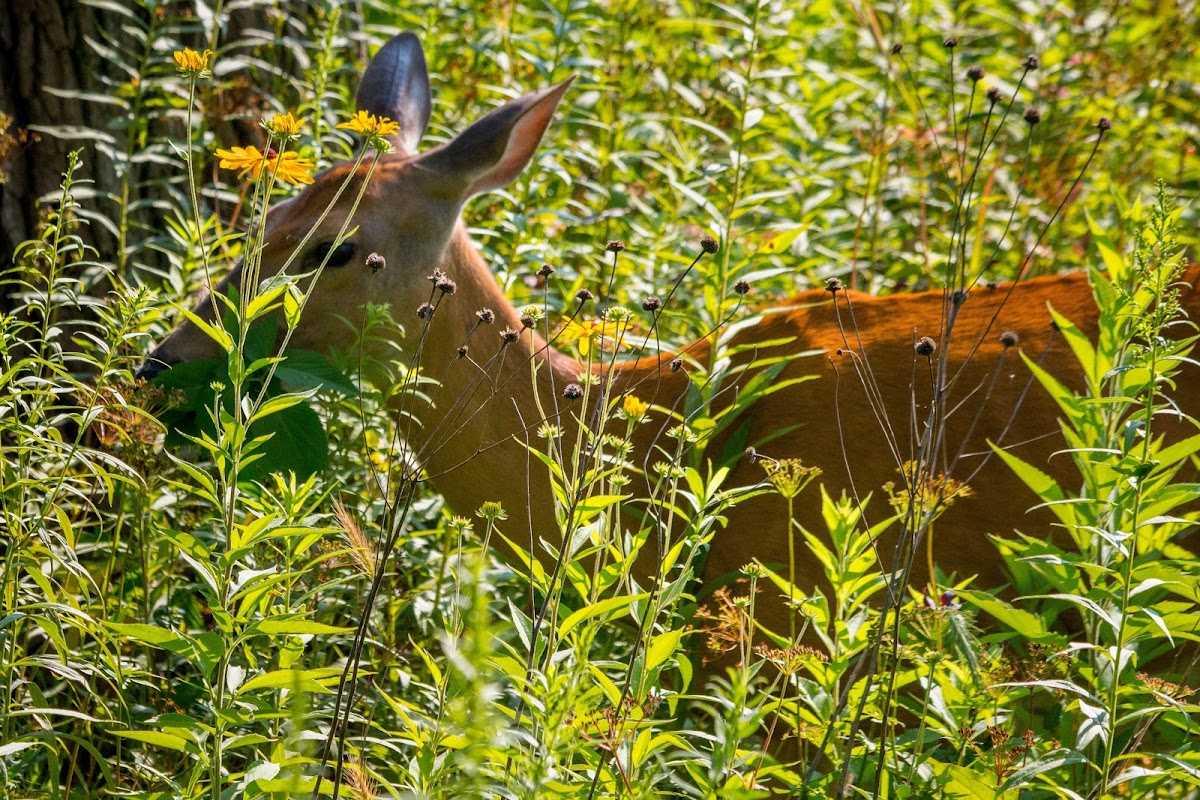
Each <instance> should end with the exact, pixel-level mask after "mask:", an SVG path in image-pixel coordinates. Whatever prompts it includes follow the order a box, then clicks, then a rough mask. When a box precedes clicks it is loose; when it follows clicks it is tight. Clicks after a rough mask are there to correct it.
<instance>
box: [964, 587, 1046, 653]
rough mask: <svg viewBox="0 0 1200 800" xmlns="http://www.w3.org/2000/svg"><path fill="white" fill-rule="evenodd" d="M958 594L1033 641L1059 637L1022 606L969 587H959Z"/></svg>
mask: <svg viewBox="0 0 1200 800" xmlns="http://www.w3.org/2000/svg"><path fill="white" fill-rule="evenodd" d="M958 594H959V596H960V597H962V598H963V599H964V600H967V601H969V602H970V603H971V604H972V605H974V606H975V607H976V608H978V609H979V610H980V611H983V612H985V613H987V614H989V615H991V616H992V617H994V618H995V619H996V621H997V622H1000V623H1001V624H1003V625H1005V626H1007V627H1008V628H1010V629H1011V630H1013V631H1016V632H1017V633H1019V634H1021V636H1024V637H1025V638H1026V639H1029V640H1031V641H1034V642H1045V641H1049V640H1055V639H1059V638H1061V637H1060V636H1058V635H1057V634H1055V633H1052V632H1051V631H1049V630H1047V629H1046V626H1045V624H1044V623H1043V622H1042V620H1041V619H1040V618H1038V617H1037V616H1035V615H1034V614H1030V613H1029V612H1028V611H1026V610H1024V609H1022V608H1014V607H1013V606H1011V605H1009V604H1008V603H1006V602H1004V601H1003V600H999V599H997V598H995V597H992V596H991V595H990V594H988V593H986V592H977V591H973V590H971V589H959V590H958Z"/></svg>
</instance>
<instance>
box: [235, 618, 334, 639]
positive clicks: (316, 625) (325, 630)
mask: <svg viewBox="0 0 1200 800" xmlns="http://www.w3.org/2000/svg"><path fill="white" fill-rule="evenodd" d="M352 630H354V629H353V628H341V627H338V626H336V625H326V624H325V623H323V622H313V621H312V620H307V619H264V620H263V621H262V622H259V623H257V624H256V625H253V626H252V627H251V628H250V629H249V630H248V631H247V634H249V633H251V632H253V633H264V634H268V635H272V636H273V635H276V634H286V635H289V636H305V635H309V634H311V635H314V636H319V635H325V634H331V633H349V632H350V631H352Z"/></svg>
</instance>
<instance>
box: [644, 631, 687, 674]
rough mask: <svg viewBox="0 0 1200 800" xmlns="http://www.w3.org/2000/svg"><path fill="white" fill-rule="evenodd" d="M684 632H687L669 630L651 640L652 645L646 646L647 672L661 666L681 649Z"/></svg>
mask: <svg viewBox="0 0 1200 800" xmlns="http://www.w3.org/2000/svg"><path fill="white" fill-rule="evenodd" d="M684 633H686V631H684V630H674V631H667V632H666V633H660V634H658V635H657V636H655V637H654V638H653V639H651V640H650V646H649V647H647V648H646V672H647V673H649V672H651V671H652V670H654V669H656V668H658V667H659V666H661V665H662V664H663V662H665V661H666V660H667V659H668V658H670V657H671V655H672V654H673V653H674V652H675V651H676V650H678V649H679V642H680V641H681V640H682V639H683V635H684Z"/></svg>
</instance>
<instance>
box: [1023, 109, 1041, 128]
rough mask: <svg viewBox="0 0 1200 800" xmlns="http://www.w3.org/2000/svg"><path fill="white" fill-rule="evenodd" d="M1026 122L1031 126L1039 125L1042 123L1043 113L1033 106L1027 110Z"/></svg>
mask: <svg viewBox="0 0 1200 800" xmlns="http://www.w3.org/2000/svg"><path fill="white" fill-rule="evenodd" d="M1025 121H1026V122H1028V123H1029V124H1030V125H1037V124H1038V123H1039V122H1041V121H1042V112H1041V111H1039V110H1038V109H1036V108H1034V107H1032V106H1031V107H1029V108H1027V109H1025Z"/></svg>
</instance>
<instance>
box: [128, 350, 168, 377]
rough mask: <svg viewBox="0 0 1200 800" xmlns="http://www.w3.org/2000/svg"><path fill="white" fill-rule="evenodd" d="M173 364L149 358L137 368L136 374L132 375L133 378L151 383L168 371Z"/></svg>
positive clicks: (152, 357)
mask: <svg viewBox="0 0 1200 800" xmlns="http://www.w3.org/2000/svg"><path fill="white" fill-rule="evenodd" d="M173 364H174V362H168V361H163V360H161V359H158V358H155V357H154V356H150V357H149V358H147V359H146V360H145V361H143V362H142V365H141V366H140V367H138V368H137V372H135V373H133V376H134V377H135V378H141V379H142V380H144V381H152V380H154V379H155V378H157V377H158V376H159V375H161V374H162V373H164V372H166V371H167V370H169V369H170V368H171V367H172V365H173Z"/></svg>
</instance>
